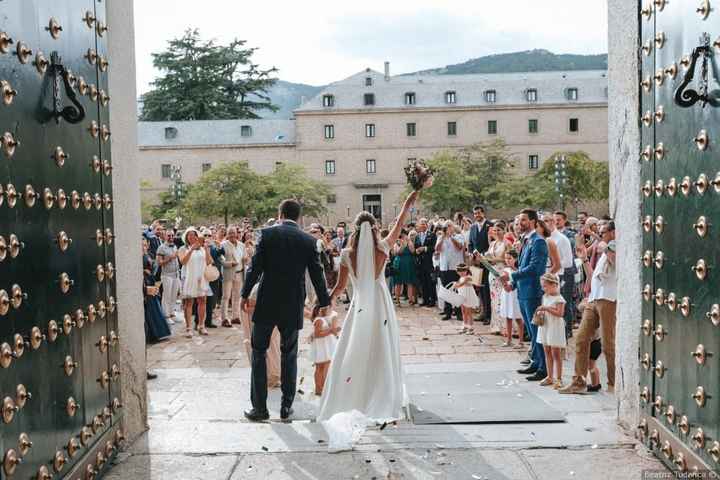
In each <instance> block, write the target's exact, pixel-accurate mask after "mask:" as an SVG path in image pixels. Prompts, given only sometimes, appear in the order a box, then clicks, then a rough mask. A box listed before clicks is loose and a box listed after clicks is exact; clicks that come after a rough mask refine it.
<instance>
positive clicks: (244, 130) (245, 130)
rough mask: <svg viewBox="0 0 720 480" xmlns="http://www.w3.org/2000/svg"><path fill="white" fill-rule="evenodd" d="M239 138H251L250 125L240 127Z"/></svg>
mask: <svg viewBox="0 0 720 480" xmlns="http://www.w3.org/2000/svg"><path fill="white" fill-rule="evenodd" d="M240 136H241V137H251V136H252V127H251V126H250V125H243V126H241V127H240Z"/></svg>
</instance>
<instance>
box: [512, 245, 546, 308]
mask: <svg viewBox="0 0 720 480" xmlns="http://www.w3.org/2000/svg"><path fill="white" fill-rule="evenodd" d="M547 260H548V246H547V242H546V241H545V239H544V238H542V237H541V236H540V235H539V234H538V233H537V232H533V233H532V235H530V236H529V237H528V239H527V243H526V244H525V246H524V247H523V248H522V251H521V252H520V260H519V263H518V270H517V271H516V272H513V274H512V275H511V278H512V281H513V287H514V288H517V291H518V299H520V300H527V299H531V298H539V297H542V296H543V291H542V288H541V287H540V277H542V275H543V274H544V273H545V270H546V269H547Z"/></svg>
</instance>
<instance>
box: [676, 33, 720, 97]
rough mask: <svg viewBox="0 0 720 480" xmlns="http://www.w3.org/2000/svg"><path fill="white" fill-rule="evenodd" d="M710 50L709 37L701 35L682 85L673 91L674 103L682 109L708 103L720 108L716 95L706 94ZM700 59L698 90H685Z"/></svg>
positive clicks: (711, 53) (710, 56) (710, 57)
mask: <svg viewBox="0 0 720 480" xmlns="http://www.w3.org/2000/svg"><path fill="white" fill-rule="evenodd" d="M712 55H713V52H712V48H711V47H710V35H709V34H707V33H703V34H702V36H701V37H700V45H699V46H698V47H696V48H694V49H693V51H692V55H691V61H690V66H689V67H688V69H687V72H686V73H685V78H683V81H682V83H681V84H680V86H679V87H678V89H677V90H675V103H676V104H677V105H678V106H680V107H683V108H689V107H692V106H693V105H695V104H696V103H697V102H702V107H703V108H705V106H706V105H707V104H708V103H709V104H710V105H712V106H713V107H717V106H720V100H718V98H717V95H715V94H714V93H715V92H713V94H712V95H711V94H709V93H708V62H710V61H711V60H712ZM700 57H702V63H701V66H700V88H699V91H698V90H695V89H692V88H687V87H688V85H690V82H692V81H693V79H694V78H695V66H696V65H697V61H698V59H699V58H700Z"/></svg>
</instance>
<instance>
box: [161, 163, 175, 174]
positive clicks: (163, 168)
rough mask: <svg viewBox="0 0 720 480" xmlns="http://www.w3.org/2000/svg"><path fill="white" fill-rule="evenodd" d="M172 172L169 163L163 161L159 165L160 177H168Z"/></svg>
mask: <svg viewBox="0 0 720 480" xmlns="http://www.w3.org/2000/svg"><path fill="white" fill-rule="evenodd" d="M171 173H172V168H171V167H170V164H169V163H163V164H162V165H160V176H161V177H162V178H170V174H171Z"/></svg>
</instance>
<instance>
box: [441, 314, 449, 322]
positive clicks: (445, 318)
mask: <svg viewBox="0 0 720 480" xmlns="http://www.w3.org/2000/svg"><path fill="white" fill-rule="evenodd" d="M450 318H451V317H450V315H444V316H443V317H442V320H443V321H446V320H450Z"/></svg>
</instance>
